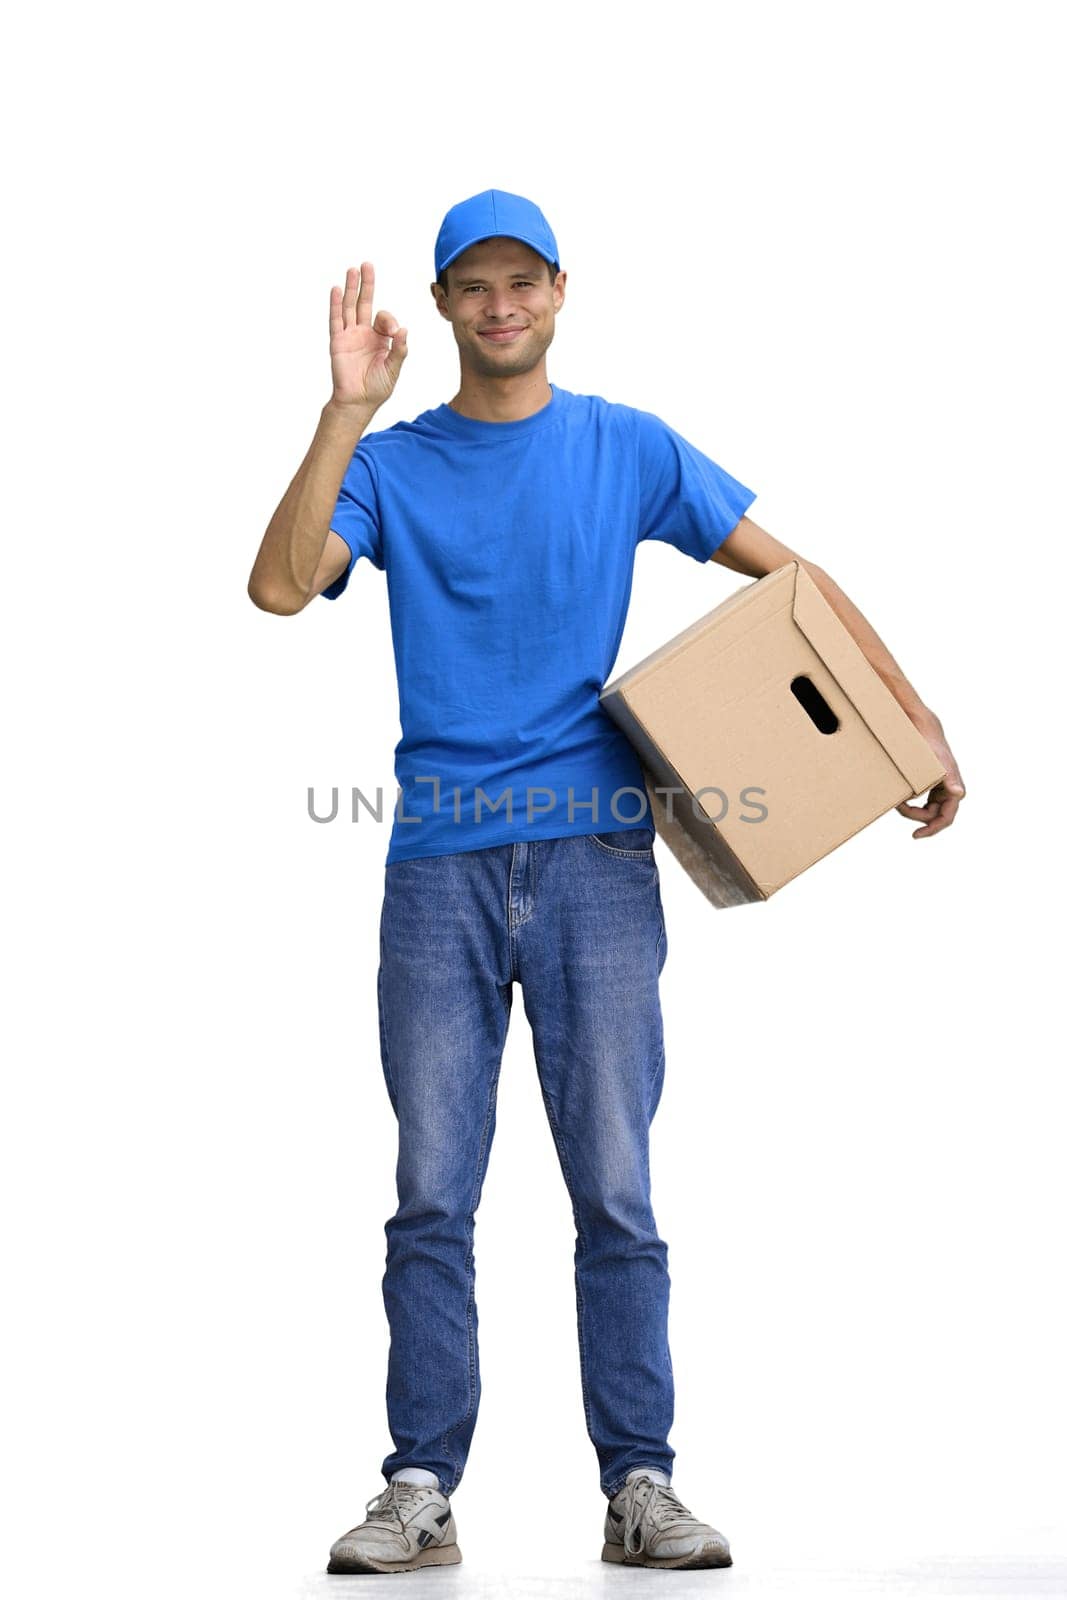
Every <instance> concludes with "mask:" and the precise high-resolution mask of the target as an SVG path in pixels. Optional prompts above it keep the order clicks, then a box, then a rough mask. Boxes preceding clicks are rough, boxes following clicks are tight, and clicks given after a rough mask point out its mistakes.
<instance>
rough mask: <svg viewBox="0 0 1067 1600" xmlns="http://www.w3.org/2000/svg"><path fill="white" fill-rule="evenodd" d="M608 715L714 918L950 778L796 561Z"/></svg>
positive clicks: (612, 693) (621, 686)
mask: <svg viewBox="0 0 1067 1600" xmlns="http://www.w3.org/2000/svg"><path fill="white" fill-rule="evenodd" d="M600 702H601V704H602V705H603V707H604V710H605V711H606V712H607V713H608V715H609V716H610V717H611V718H612V719H613V720H614V721H615V722H616V723H617V724H618V726H619V727H620V728H621V729H622V731H623V732H624V733H625V734H626V736H627V738H628V739H629V741H630V743H631V744H632V745H633V747H634V749H635V750H636V752H637V755H638V757H639V759H640V762H641V766H642V769H643V771H644V777H645V783H646V785H647V787H648V791H649V798H650V800H651V802H652V814H653V819H654V821H655V824H656V829H657V831H658V833H659V834H660V836H661V837H662V838H663V839H664V841H665V842H666V844H667V846H668V848H669V849H670V850H671V852H672V853H673V854H674V855H675V856H676V857H677V858H678V860H679V861H680V862H681V864H682V866H683V867H684V868H685V870H686V872H687V873H688V875H689V877H690V878H692V880H693V881H694V883H696V884H697V886H698V888H700V889H701V891H702V892H703V893H704V895H705V896H706V897H707V899H708V900H710V901H711V903H712V905H714V906H717V907H725V906H734V905H742V904H745V903H746V902H751V901H760V900H767V899H769V897H770V896H771V895H772V894H774V893H775V892H776V890H778V889H780V888H781V887H782V885H783V884H786V883H789V882H790V881H791V880H792V879H793V878H795V877H797V876H798V875H799V874H800V873H802V872H804V871H806V870H807V868H808V867H810V866H812V865H813V864H814V863H815V862H816V861H820V860H821V859H822V857H823V856H825V855H829V853H830V851H831V850H836V848H837V846H838V845H840V844H843V843H844V842H845V840H846V839H850V838H851V837H852V835H853V834H855V833H858V832H859V831H860V829H861V828H865V827H867V826H868V824H869V823H871V822H874V821H875V819H876V818H877V817H880V816H883V815H884V814H885V813H886V812H887V811H891V810H893V808H894V807H895V806H897V805H899V804H900V802H901V801H902V800H908V799H914V798H917V797H919V796H923V797H925V794H926V791H927V790H928V789H929V788H930V787H931V785H932V784H935V783H936V782H937V781H938V779H940V778H943V777H944V775H945V768H944V766H943V765H942V764H941V762H940V761H939V759H938V757H937V756H936V755H935V754H934V752H933V750H932V749H931V748H930V746H929V744H927V742H926V740H925V739H924V738H923V736H922V734H921V733H920V732H919V730H918V729H917V728H916V727H915V725H914V723H913V722H912V721H911V719H910V717H909V716H908V715H907V713H906V712H905V711H904V709H903V707H902V706H901V705H900V704H899V703H898V702H897V700H896V699H895V698H894V696H893V695H892V693H891V692H890V690H889V689H888V688H887V687H886V685H885V684H884V683H883V682H882V680H881V678H880V677H879V676H878V674H877V673H876V672H875V670H874V668H873V667H872V666H871V664H870V662H869V661H868V660H867V658H866V656H865V655H864V654H863V651H862V650H861V649H860V647H859V645H858V644H857V643H856V641H855V640H854V639H853V637H852V635H851V634H850V633H849V631H848V629H847V628H846V627H845V626H844V624H843V623H842V622H841V621H840V619H839V618H838V616H837V615H836V613H835V612H834V610H833V609H832V607H831V606H830V605H829V604H828V603H827V601H826V600H825V599H824V598H823V596H822V594H820V592H819V590H818V588H817V587H816V584H815V582H814V579H813V578H812V577H811V575H810V573H808V572H807V571H805V569H804V567H803V566H802V564H801V563H800V562H799V561H791V562H789V564H788V565H787V566H784V567H779V568H778V570H777V571H776V572H771V573H768V574H767V576H766V577H764V578H760V579H759V580H758V581H756V582H753V583H750V584H748V585H746V586H745V587H744V588H743V589H740V590H738V592H737V593H736V594H733V595H731V596H730V598H729V599H728V600H724V601H723V603H722V605H720V606H716V608H715V610H714V611H710V612H708V614H707V616H704V617H701V618H700V620H699V621H698V622H694V623H693V625H692V626H691V627H689V628H686V629H685V631H684V632H683V633H680V634H678V635H677V637H676V638H674V639H670V640H668V642H667V643H666V644H665V645H662V646H661V647H660V649H658V650H656V651H654V652H653V653H652V655H650V656H648V657H647V658H646V659H645V660H644V661H640V662H638V664H637V665H636V666H635V667H631V668H630V669H629V671H628V672H624V673H622V674H621V676H619V677H617V678H615V679H613V680H612V681H611V682H610V683H608V684H606V685H605V687H604V688H603V689H602V690H601V694H600ZM657 790H673V791H675V792H674V793H673V794H671V795H667V794H662V793H657V792H656V791H657ZM702 790H703V791H705V792H704V793H703V794H701V791H702ZM711 791H714V792H711ZM672 813H673V814H672Z"/></svg>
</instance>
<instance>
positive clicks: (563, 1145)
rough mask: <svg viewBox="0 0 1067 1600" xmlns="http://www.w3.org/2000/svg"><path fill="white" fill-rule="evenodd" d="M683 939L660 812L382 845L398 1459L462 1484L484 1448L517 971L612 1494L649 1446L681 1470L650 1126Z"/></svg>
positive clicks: (594, 1427)
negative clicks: (564, 1193) (487, 1246)
mask: <svg viewBox="0 0 1067 1600" xmlns="http://www.w3.org/2000/svg"><path fill="white" fill-rule="evenodd" d="M666 956H667V932H666V927H665V925H664V920H663V906H662V902H661V899H660V885H659V869H658V867H657V865H656V861H655V857H654V846H653V833H652V829H651V828H641V829H624V830H611V831H605V832H601V833H599V834H577V835H569V836H567V837H565V838H558V839H538V840H532V841H525V842H522V843H515V844H504V845H497V846H493V847H490V848H486V849H482V850H469V851H464V852H462V853H459V854H455V855H445V856H428V857H424V858H422V859H416V860H413V861H398V862H394V863H393V864H392V865H391V866H388V867H386V869H385V898H384V902H383V906H382V916H381V965H380V967H379V972H378V1004H379V1018H380V1029H381V1052H382V1066H383V1069H384V1073H385V1081H386V1087H387V1089H388V1093H389V1098H390V1101H391V1102H392V1106H393V1110H394V1111H395V1113H396V1117H397V1121H398V1124H399V1154H398V1160H397V1168H396V1184H397V1200H398V1208H397V1211H396V1213H395V1215H394V1216H393V1217H392V1218H391V1219H390V1220H389V1222H388V1223H386V1227H385V1232H386V1239H387V1251H386V1270H385V1277H384V1279H383V1281H382V1291H383V1296H384V1299H385V1309H386V1314H387V1316H388V1319H389V1329H390V1346H389V1362H388V1377H387V1385H386V1402H387V1411H388V1419H389V1431H390V1433H391V1434H392V1438H393V1443H394V1445H395V1449H394V1450H393V1452H392V1453H391V1454H390V1455H388V1456H387V1457H386V1458H385V1461H384V1462H383V1464H382V1472H383V1474H384V1476H385V1477H386V1479H388V1478H390V1477H391V1476H392V1475H393V1473H395V1472H396V1471H397V1470H398V1469H399V1468H401V1467H415V1466H418V1467H426V1468H429V1470H430V1471H432V1472H435V1473H436V1474H437V1476H438V1478H439V1479H440V1483H441V1489H442V1491H443V1492H444V1493H445V1494H451V1493H452V1491H453V1489H454V1488H455V1487H456V1485H457V1484H458V1483H459V1481H460V1479H461V1478H462V1476H463V1470H464V1467H465V1465H466V1461H467V1454H468V1451H469V1449H470V1444H471V1438H472V1435H473V1433H474V1426H475V1422H476V1420H477V1416H478V1404H479V1399H480V1396H481V1380H480V1375H479V1364H478V1313H477V1308H476V1306H475V1297H474V1214H475V1212H476V1210H477V1208H478V1203H479V1199H480V1196H481V1189H482V1181H483V1178H484V1176H485V1170H486V1163H487V1162H488V1159H489V1152H490V1149H491V1146H492V1142H493V1133H494V1130H495V1126H496V1097H497V1081H498V1078H499V1074H500V1063H501V1054H502V1052H503V1049H504V1041H505V1039H506V1037H507V1031H508V1024H509V1021H510V1018H511V1004H512V987H513V985H514V983H515V982H518V983H519V985H520V986H521V989H522V997H523V1006H524V1009H525V1012H526V1016H527V1019H528V1021H529V1023H530V1028H531V1032H532V1037H533V1047H534V1054H535V1059H536V1064H537V1074H538V1078H539V1080H540V1086H541V1094H542V1098H543V1100H544V1104H545V1110H546V1112H547V1114H548V1120H549V1124H550V1126H551V1130H552V1136H553V1138H554V1140H555V1144H556V1150H557V1152H558V1155H559V1162H560V1167H561V1169H562V1173H563V1178H564V1181H565V1182H566V1185H567V1189H568V1191H569V1193H570V1198H571V1202H572V1207H573V1211H574V1221H575V1231H576V1245H575V1252H574V1263H575V1274H574V1276H575V1292H576V1301H577V1311H578V1351H579V1361H580V1369H581V1380H582V1392H583V1396H584V1401H585V1420H586V1426H587V1429H588V1432H589V1436H590V1438H591V1440H592V1442H593V1444H594V1446H595V1447H596V1453H597V1457H598V1459H599V1463H600V1486H601V1488H602V1489H603V1491H604V1493H605V1494H607V1495H612V1494H614V1493H615V1492H616V1491H617V1490H618V1489H619V1488H620V1487H621V1485H622V1484H623V1482H624V1481H625V1479H626V1474H627V1473H628V1472H630V1471H632V1470H633V1468H634V1467H637V1466H646V1467H661V1468H662V1469H663V1471H664V1472H665V1473H666V1474H667V1475H668V1477H669V1476H670V1473H671V1465H672V1462H673V1460H674V1451H673V1449H672V1448H671V1446H670V1445H669V1444H668V1443H667V1435H668V1433H669V1432H670V1429H671V1425H672V1422H673V1419H674V1373H673V1368H672V1366H671V1356H670V1349H669V1346H668V1342H667V1305H668V1297H669V1293H670V1277H669V1274H668V1270H667V1246H666V1244H665V1243H664V1242H663V1240H662V1239H661V1238H660V1237H659V1235H658V1233H657V1230H656V1221H655V1218H654V1216H653V1214H652V1205H651V1200H650V1192H649V1191H650V1180H649V1139H648V1134H649V1125H650V1123H651V1121H652V1118H653V1116H654V1114H655V1111H656V1107H657V1105H658V1103H659V1099H660V1094H661V1091H662V1087H663V1073H664V1046H663V1025H662V1017H661V1013H660V1000H659V975H660V973H661V972H662V970H663V964H664V962H665V960H666ZM516 1376H519V1375H518V1374H517V1375H516ZM526 1377H527V1378H528V1374H527V1375H526Z"/></svg>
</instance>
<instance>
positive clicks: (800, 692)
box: [789, 675, 839, 733]
mask: <svg viewBox="0 0 1067 1600" xmlns="http://www.w3.org/2000/svg"><path fill="white" fill-rule="evenodd" d="M789 687H790V689H792V691H793V693H794V694H795V695H796V697H797V699H798V700H799V701H800V704H801V705H802V706H803V707H804V710H805V711H806V712H807V714H808V716H809V717H810V718H811V720H812V722H814V724H815V726H816V727H817V728H818V730H819V732H820V733H836V731H837V728H838V726H839V724H838V720H837V717H836V716H835V714H834V712H833V711H832V710H831V709H830V707H829V706H828V705H827V703H826V701H825V700H824V699H823V697H822V695H821V694H820V693H819V691H818V689H816V687H815V685H814V684H813V683H812V681H811V679H810V678H805V677H804V676H803V675H801V676H800V677H799V678H794V679H793V681H792V683H791V684H790V685H789Z"/></svg>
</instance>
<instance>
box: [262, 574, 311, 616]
mask: <svg viewBox="0 0 1067 1600" xmlns="http://www.w3.org/2000/svg"><path fill="white" fill-rule="evenodd" d="M248 598H249V599H250V600H251V602H252V604H253V605H254V606H255V607H256V608H257V609H258V610H260V611H269V612H270V613H271V614H272V615H273V616H276V617H292V616H295V615H296V613H297V612H298V611H303V609H304V607H305V606H306V605H307V598H306V597H304V598H301V597H300V596H298V595H294V594H292V593H291V592H290V593H283V592H282V591H281V590H278V589H272V588H269V587H266V586H264V585H263V584H262V583H257V582H256V579H255V578H249V580H248Z"/></svg>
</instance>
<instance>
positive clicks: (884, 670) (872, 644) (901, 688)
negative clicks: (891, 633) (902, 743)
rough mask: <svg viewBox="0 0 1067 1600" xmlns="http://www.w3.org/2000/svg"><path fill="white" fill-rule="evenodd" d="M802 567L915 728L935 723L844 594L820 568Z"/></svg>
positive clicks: (870, 628)
mask: <svg viewBox="0 0 1067 1600" xmlns="http://www.w3.org/2000/svg"><path fill="white" fill-rule="evenodd" d="M803 566H804V570H805V571H806V572H808V573H809V574H810V576H811V578H812V580H813V582H814V583H815V585H816V586H817V588H818V590H819V593H820V594H821V595H822V596H823V597H824V598H825V600H826V601H827V603H828V605H829V606H830V607H831V609H832V610H833V611H834V613H835V614H836V615H837V617H838V618H839V619H840V620H841V622H842V623H843V624H844V626H845V627H846V628H847V629H848V631H849V633H850V634H851V635H852V637H853V638H854V639H855V641H856V643H857V644H858V645H859V647H860V649H861V650H862V651H863V653H864V655H865V656H866V657H867V660H868V661H869V662H870V663H871V666H872V667H873V668H874V670H875V672H877V674H878V676H879V677H880V678H881V680H882V682H883V683H884V684H885V685H886V687H887V688H888V689H889V690H890V691H891V692H892V694H893V695H894V696H895V698H896V699H897V701H898V702H899V703H900V705H902V706H903V708H904V710H905V711H906V712H907V713H908V716H909V717H910V718H911V720H912V721H913V722H915V723H917V724H920V723H923V722H936V721H937V718H936V715H935V713H934V712H933V711H931V710H930V707H929V706H928V705H926V704H925V703H924V701H923V700H921V699H920V697H919V695H918V694H917V692H916V690H915V689H914V688H913V686H912V685H911V684H910V683H909V682H908V680H907V678H906V677H905V676H904V673H903V672H902V671H901V668H900V664H899V662H898V661H896V660H895V659H894V657H893V656H891V655H890V653H889V651H888V649H887V648H886V646H885V643H884V641H883V640H882V639H880V638H879V637H878V635H877V634H876V633H875V631H874V629H873V628H872V627H871V625H870V623H869V622H868V621H867V618H866V617H865V616H864V615H863V613H862V611H860V610H859V608H858V607H857V606H855V605H853V603H852V601H851V600H850V599H849V597H848V595H847V594H846V593H845V592H844V590H843V589H840V588H839V587H838V586H837V584H836V583H835V582H834V580H833V579H832V578H831V577H830V575H829V574H828V573H826V572H824V571H823V570H822V568H821V567H816V566H813V565H812V563H811V562H809V561H805V562H804V563H803Z"/></svg>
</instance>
